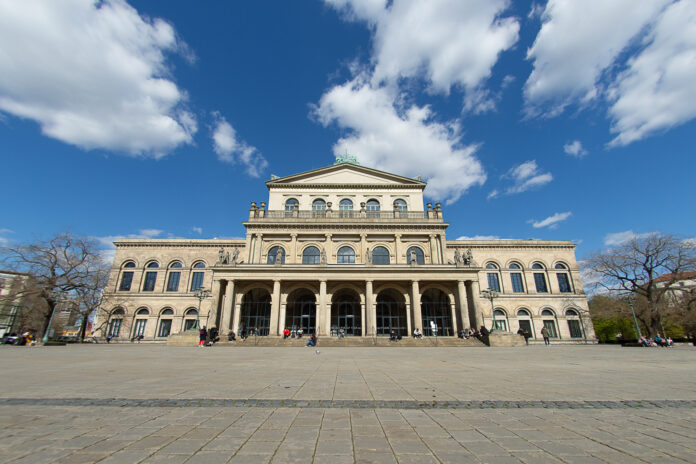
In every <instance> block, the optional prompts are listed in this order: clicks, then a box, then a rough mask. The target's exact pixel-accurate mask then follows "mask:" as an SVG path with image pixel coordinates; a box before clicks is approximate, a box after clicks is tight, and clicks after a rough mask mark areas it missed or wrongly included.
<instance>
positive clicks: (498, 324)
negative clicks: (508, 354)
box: [495, 319, 507, 332]
mask: <svg viewBox="0 0 696 464" xmlns="http://www.w3.org/2000/svg"><path fill="white" fill-rule="evenodd" d="M495 330H501V331H503V332H507V321H506V320H505V319H496V320H495Z"/></svg>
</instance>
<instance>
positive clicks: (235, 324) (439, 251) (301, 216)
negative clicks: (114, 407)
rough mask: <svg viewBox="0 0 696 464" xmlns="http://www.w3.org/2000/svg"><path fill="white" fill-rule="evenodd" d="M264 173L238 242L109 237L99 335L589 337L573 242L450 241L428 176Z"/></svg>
mask: <svg viewBox="0 0 696 464" xmlns="http://www.w3.org/2000/svg"><path fill="white" fill-rule="evenodd" d="M273 177H274V178H273V179H272V180H270V181H268V182H266V185H267V187H268V190H269V196H268V201H267V202H265V201H262V202H259V203H256V202H252V203H251V209H250V211H249V217H248V219H247V220H246V221H245V222H244V227H245V228H246V237H245V238H243V239H237V240H220V239H205V240H185V239H176V240H168V239H147V240H145V239H143V240H141V239H123V240H119V241H117V242H116V243H115V245H116V254H115V258H114V264H113V268H112V271H111V278H110V283H109V285H108V289H107V293H108V294H107V298H106V302H107V303H106V304H107V307H106V308H105V309H106V310H107V313H108V315H107V316H106V317H107V318H108V321H106V322H108V323H106V324H103V327H104V328H103V335H107V334H110V335H113V336H117V337H121V338H132V337H134V336H139V335H142V336H143V337H144V338H145V339H158V340H164V339H166V338H167V337H168V336H170V335H171V334H176V333H179V332H182V331H185V330H187V329H192V328H194V327H195V326H196V324H197V322H196V321H197V319H198V320H200V325H201V326H203V325H206V326H208V327H213V326H215V327H218V328H219V330H220V332H221V334H226V333H227V332H228V331H229V330H234V332H236V333H239V332H240V330H242V329H244V328H246V329H247V330H250V329H255V330H256V333H257V334H258V335H259V336H270V337H277V336H280V335H282V333H283V330H284V329H285V328H288V329H289V330H291V331H295V330H297V329H298V328H302V329H303V330H304V332H305V333H311V332H315V331H316V333H318V334H319V335H320V336H324V337H326V336H335V335H336V334H338V333H339V332H341V333H342V334H345V335H346V336H357V337H361V336H370V337H372V336H382V335H388V334H390V333H391V332H392V331H395V332H396V333H399V334H401V335H403V336H407V335H409V334H412V333H413V330H414V329H419V330H421V331H422V333H423V335H425V336H426V337H427V336H432V335H438V336H447V337H453V336H456V335H457V333H458V331H459V330H462V329H468V328H480V327H481V326H486V327H487V328H491V327H492V326H495V327H496V328H497V329H498V330H500V331H507V332H511V333H516V332H517V330H518V329H519V328H520V327H522V328H524V329H527V330H528V331H529V333H530V334H531V335H532V340H535V339H537V338H541V335H540V331H541V329H542V328H543V327H546V328H547V329H548V330H549V332H550V334H551V336H552V338H555V339H557V340H559V341H564V342H578V341H580V342H586V341H587V340H594V339H595V335H594V330H593V328H592V323H591V321H590V319H589V313H588V306H587V298H586V295H585V293H584V292H583V289H582V284H581V282H580V274H579V271H578V266H577V263H576V260H575V251H574V249H575V245H574V244H573V243H571V242H566V241H538V240H491V241H477V240H466V241H464V240H447V239H446V230H447V227H448V225H449V224H448V223H447V222H445V219H444V215H443V211H442V208H441V206H440V204H439V203H436V204H435V206H433V205H432V204H431V203H427V204H425V205H424V203H423V190H424V188H425V186H426V183H425V182H423V181H421V180H419V179H410V178H406V177H401V176H398V175H395V174H390V173H387V172H382V171H378V170H375V169H371V168H367V167H364V166H359V165H357V164H354V163H351V162H338V163H337V164H335V165H333V166H329V167H325V168H321V169H317V170H313V171H309V172H304V173H300V174H296V175H292V176H287V177H280V178H277V177H275V176H273ZM200 289H208V290H210V298H206V296H207V295H204V294H202V293H201V292H198V294H199V296H201V299H199V298H197V296H196V291H197V290H200ZM487 290H492V291H493V292H492V294H491V292H488V291H487ZM491 296H492V297H493V298H492V299H491V298H490V297H491ZM199 305H200V314H199ZM493 307H494V308H495V311H493V310H492V308H493ZM494 318H495V323H494ZM97 325H98V324H97Z"/></svg>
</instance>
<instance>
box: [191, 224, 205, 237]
mask: <svg viewBox="0 0 696 464" xmlns="http://www.w3.org/2000/svg"><path fill="white" fill-rule="evenodd" d="M191 230H193V231H194V232H195V233H197V234H198V235H201V234H202V233H203V228H202V227H195V226H194V227H192V228H191Z"/></svg>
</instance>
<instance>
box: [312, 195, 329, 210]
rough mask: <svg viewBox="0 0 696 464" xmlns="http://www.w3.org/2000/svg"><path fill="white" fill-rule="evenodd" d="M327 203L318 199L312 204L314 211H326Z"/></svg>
mask: <svg viewBox="0 0 696 464" xmlns="http://www.w3.org/2000/svg"><path fill="white" fill-rule="evenodd" d="M325 210H326V202H325V201H324V200H322V199H321V198H317V199H316V200H314V201H313V202H312V211H325Z"/></svg>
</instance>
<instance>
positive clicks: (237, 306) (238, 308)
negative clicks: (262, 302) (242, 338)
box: [232, 295, 242, 335]
mask: <svg viewBox="0 0 696 464" xmlns="http://www.w3.org/2000/svg"><path fill="white" fill-rule="evenodd" d="M237 299H239V302H237ZM232 307H233V308H234V311H233V315H234V324H232V330H234V333H236V334H237V335H239V322H240V321H241V319H242V295H234V298H233V299H232Z"/></svg>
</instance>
